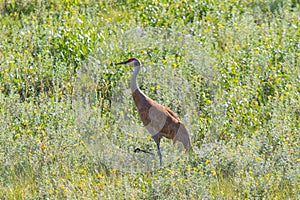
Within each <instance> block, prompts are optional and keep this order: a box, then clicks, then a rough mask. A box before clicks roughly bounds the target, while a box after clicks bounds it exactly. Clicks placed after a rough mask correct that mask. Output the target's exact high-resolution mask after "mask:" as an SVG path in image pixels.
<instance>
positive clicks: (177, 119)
mask: <svg viewBox="0 0 300 200" xmlns="http://www.w3.org/2000/svg"><path fill="white" fill-rule="evenodd" d="M165 110H166V111H167V114H168V115H169V116H170V117H172V118H173V119H175V120H176V121H179V122H180V119H179V117H178V115H177V114H176V113H174V112H173V111H172V110H170V108H168V107H165Z"/></svg>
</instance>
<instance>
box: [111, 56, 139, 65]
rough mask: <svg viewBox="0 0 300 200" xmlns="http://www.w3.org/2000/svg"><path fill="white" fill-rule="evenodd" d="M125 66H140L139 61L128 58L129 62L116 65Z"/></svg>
mask: <svg viewBox="0 0 300 200" xmlns="http://www.w3.org/2000/svg"><path fill="white" fill-rule="evenodd" d="M126 64H129V65H132V66H140V65H141V63H140V61H139V60H138V59H136V58H130V59H129V60H127V61H124V62H120V63H117V64H116V65H126Z"/></svg>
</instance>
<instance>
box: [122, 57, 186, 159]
mask: <svg viewBox="0 0 300 200" xmlns="http://www.w3.org/2000/svg"><path fill="white" fill-rule="evenodd" d="M121 64H129V65H132V66H133V67H135V68H134V72H133V75H132V78H131V82H130V87H131V92H132V97H133V100H134V102H135V105H136V106H137V108H138V112H139V115H140V118H141V120H142V122H143V124H144V126H145V127H146V129H147V130H148V131H149V132H150V134H151V135H152V138H153V139H154V141H155V143H156V145H157V153H158V156H159V161H160V165H162V154H161V151H160V140H161V138H163V137H165V138H168V139H172V140H173V144H175V142H176V141H177V140H178V141H179V142H181V143H182V144H183V147H184V149H185V152H187V151H188V150H189V148H190V147H191V140H190V134H189V132H188V130H187V129H186V127H185V126H184V124H182V122H181V121H180V119H179V117H178V115H177V114H176V113H174V112H173V111H171V110H170V109H169V108H168V107H165V106H162V105H160V104H159V103H157V102H155V101H154V100H152V99H150V98H149V97H147V96H146V95H145V94H144V93H143V92H142V91H141V90H140V88H139V86H138V84H137V74H138V73H139V71H140V69H141V63H140V61H139V60H138V59H136V58H130V59H129V60H127V61H125V62H120V63H117V65H121Z"/></svg>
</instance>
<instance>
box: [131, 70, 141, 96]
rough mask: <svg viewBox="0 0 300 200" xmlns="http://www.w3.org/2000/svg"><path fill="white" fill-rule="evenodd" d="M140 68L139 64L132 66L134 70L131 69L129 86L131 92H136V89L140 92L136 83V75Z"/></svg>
mask: <svg viewBox="0 0 300 200" xmlns="http://www.w3.org/2000/svg"><path fill="white" fill-rule="evenodd" d="M140 69H141V66H140V65H136V66H135V68H134V71H133V75H132V78H131V82H130V87H131V93H132V94H133V93H134V92H136V90H138V92H141V90H140V88H139V86H138V84H137V81H136V79H137V75H138V73H139V71H140Z"/></svg>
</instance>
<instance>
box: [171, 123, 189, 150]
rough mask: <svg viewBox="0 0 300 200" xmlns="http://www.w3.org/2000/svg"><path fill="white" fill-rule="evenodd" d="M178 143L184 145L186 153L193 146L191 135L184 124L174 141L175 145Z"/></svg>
mask: <svg viewBox="0 0 300 200" xmlns="http://www.w3.org/2000/svg"><path fill="white" fill-rule="evenodd" d="M176 141H179V142H181V143H182V144H183V147H184V149H185V152H188V151H189V149H190V147H191V146H192V145H191V138H190V134H189V132H188V131H187V129H186V128H185V126H184V125H183V124H181V125H180V127H179V129H178V132H177V134H176V136H175V137H174V139H173V144H175V143H176Z"/></svg>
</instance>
